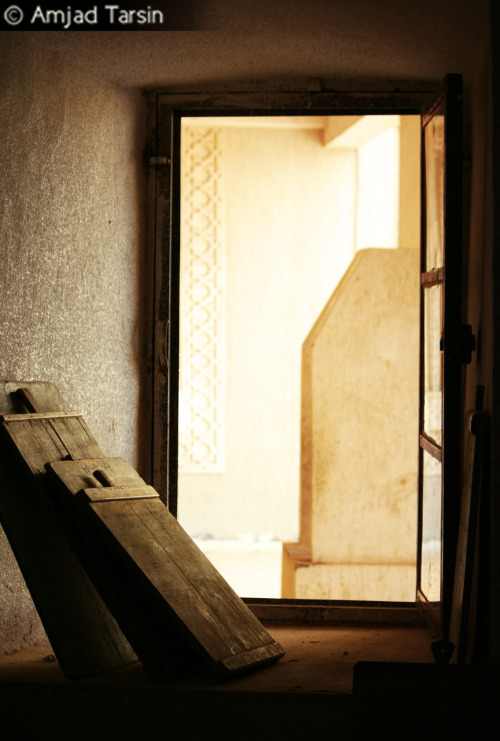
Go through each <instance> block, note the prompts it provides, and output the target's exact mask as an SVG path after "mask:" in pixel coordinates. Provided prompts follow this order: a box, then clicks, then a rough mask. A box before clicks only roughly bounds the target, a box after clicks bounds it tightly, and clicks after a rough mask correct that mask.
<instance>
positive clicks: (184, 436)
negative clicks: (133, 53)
mask: <svg viewBox="0 0 500 741" xmlns="http://www.w3.org/2000/svg"><path fill="white" fill-rule="evenodd" d="M220 161H221V157H220V150H219V132H218V130H217V129H214V128H206V127H202V126H196V125H194V126H193V125H183V127H182V134H181V264H180V378H179V472H180V473H209V472H214V473H215V472H219V471H222V470H223V467H224V439H223V437H224V435H223V433H224V429H223V427H224V425H223V417H224V404H223V388H224V383H223V381H224V366H225V357H224V356H225V353H224V310H223V298H224V293H223V284H224V275H225V246H224V241H225V240H224V236H223V231H224V220H223V214H222V187H221V186H222V174H221V170H220Z"/></svg>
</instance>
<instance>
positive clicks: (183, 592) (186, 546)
mask: <svg viewBox="0 0 500 741" xmlns="http://www.w3.org/2000/svg"><path fill="white" fill-rule="evenodd" d="M47 470H48V471H50V473H51V475H52V476H53V477H56V478H57V479H58V480H59V482H60V494H59V499H60V501H61V505H62V506H64V507H65V509H66V511H67V512H69V511H70V510H71V511H72V512H73V515H72V519H73V522H75V523H79V524H78V525H77V527H78V528H79V530H80V541H81V543H82V549H83V550H87V554H86V556H82V558H85V559H88V560H89V561H90V562H91V563H92V562H93V565H91V566H90V569H89V572H90V573H94V570H97V568H98V561H101V562H104V563H107V564H108V573H107V574H106V575H104V578H103V580H102V581H101V586H100V589H101V594H102V595H103V596H104V595H105V594H106V591H107V589H108V588H111V589H114V590H115V594H114V597H112V598H111V599H112V601H113V605H114V614H115V616H116V617H117V619H118V621H119V622H120V625H121V626H122V629H123V630H124V632H125V634H126V635H127V637H128V638H129V640H130V642H131V644H132V645H133V647H134V649H135V650H136V652H137V654H138V655H139V657H141V654H142V653H143V650H144V646H143V645H142V643H141V637H140V636H139V640H138V642H137V639H138V633H140V631H137V630H136V631H135V632H134V631H132V633H133V634H132V633H131V632H130V630H129V626H130V623H131V622H133V621H131V620H130V614H132V615H134V616H136V617H135V620H137V619H139V618H138V617H137V616H138V615H142V629H143V631H144V632H145V633H146V634H147V635H149V636H151V635H153V634H154V632H155V631H157V634H156V636H155V641H154V642H155V644H156V653H155V657H156V662H154V659H152V658H148V657H146V662H147V663H148V664H150V665H151V664H152V663H156V670H157V671H161V670H162V668H163V667H162V664H163V662H164V661H165V662H166V664H168V663H169V661H170V662H171V661H172V658H171V657H169V652H170V651H171V644H172V641H171V640H170V641H169V640H168V639H169V636H171V635H172V633H173V635H174V637H175V641H174V643H175V644H176V645H177V646H178V652H177V656H176V657H174V658H175V662H174V663H176V664H177V665H180V666H182V663H183V659H182V652H183V651H184V650H185V651H186V661H187V663H188V664H192V663H193V650H194V652H195V654H196V655H197V656H198V657H200V658H201V659H202V660H203V661H204V662H205V663H206V664H207V665H208V666H209V667H210V668H211V669H212V670H213V671H214V672H215V673H216V674H218V675H219V676H221V677H230V676H233V675H236V674H240V673H242V672H245V671H249V670H251V669H255V668H257V667H259V666H263V665H265V664H269V663H272V662H274V661H277V660H278V659H279V658H280V657H281V656H283V654H284V651H283V649H282V647H281V646H280V645H279V644H278V643H277V642H276V641H275V640H274V639H273V638H272V636H271V635H270V634H269V633H268V632H267V630H266V629H265V628H264V627H263V626H262V625H261V623H260V622H259V621H258V620H257V618H256V617H255V616H254V615H253V613H252V612H251V611H250V610H249V608H248V607H247V606H246V605H245V603H244V602H243V601H242V600H241V599H240V598H239V597H238V596H237V595H236V593H235V592H234V591H233V590H232V589H231V587H230V586H229V585H228V584H227V582H226V581H225V580H224V579H223V578H222V576H221V575H220V574H219V572H218V571H217V570H216V569H215V567H214V566H213V565H212V564H211V562H210V561H209V560H208V559H207V557H206V556H205V555H204V554H203V553H202V552H201V551H200V550H199V548H198V547H197V546H196V545H195V543H194V542H193V541H192V539H191V538H190V537H189V536H188V535H187V533H186V532H185V531H184V530H183V528H182V527H181V526H180V525H179V523H178V522H177V520H176V519H175V518H174V517H173V516H172V515H171V514H170V512H169V511H168V509H167V508H166V507H165V505H164V504H163V503H162V502H161V500H160V498H159V496H158V494H157V493H156V491H155V490H154V489H153V488H152V487H150V486H146V484H145V483H144V481H143V480H142V479H141V478H140V477H139V476H138V474H137V473H136V471H135V470H134V469H133V467H132V466H130V464H128V463H127V461H125V460H123V459H120V458H97V459H96V458H94V459H90V460H76V461H67V460H64V461H57V462H53V463H49V464H48V465H47ZM63 501H64V504H62V502H63ZM91 542H92V543H93V545H92V546H89V543H91ZM106 579H108V580H109V581H113V584H105V583H104V582H105V581H106ZM96 583H97V582H96ZM127 613H128V614H129V617H128V618H127ZM165 642H166V645H165ZM162 657H164V658H162Z"/></svg>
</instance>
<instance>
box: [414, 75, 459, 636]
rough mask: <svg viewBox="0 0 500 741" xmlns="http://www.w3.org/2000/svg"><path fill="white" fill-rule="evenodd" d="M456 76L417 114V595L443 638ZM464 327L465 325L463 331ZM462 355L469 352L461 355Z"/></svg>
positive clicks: (449, 529) (453, 478)
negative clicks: (419, 214)
mask: <svg viewBox="0 0 500 741" xmlns="http://www.w3.org/2000/svg"><path fill="white" fill-rule="evenodd" d="M461 206H462V81H461V77H460V75H449V76H448V77H447V78H446V79H445V83H444V86H443V89H442V91H441V92H440V94H439V95H438V96H437V97H436V98H435V99H434V100H433V101H432V102H431V103H430V105H428V106H426V108H425V110H424V111H423V113H422V249H421V335H420V336H421V360H420V437H419V440H420V449H419V527H418V533H419V538H418V569H417V601H418V602H419V604H420V605H421V606H422V607H423V608H424V609H425V611H426V613H427V615H428V617H429V619H430V620H431V623H432V624H433V626H434V627H435V628H436V630H437V631H439V633H440V635H441V637H443V638H446V637H447V633H448V628H449V619H450V608H451V597H452V592H453V572H454V561H455V556H456V536H457V529H458V517H459V509H460V472H461V453H460V450H461V429H462V426H461V422H462V413H461V407H462V404H461V385H462V384H461V379H462V365H463V363H466V362H469V360H470V349H471V346H472V338H471V337H469V339H470V342H469V347H468V346H467V345H468V343H467V330H470V328H468V327H464V326H463V325H462V301H461V282H462V208H461ZM469 334H470V332H469ZM468 355H469V357H468Z"/></svg>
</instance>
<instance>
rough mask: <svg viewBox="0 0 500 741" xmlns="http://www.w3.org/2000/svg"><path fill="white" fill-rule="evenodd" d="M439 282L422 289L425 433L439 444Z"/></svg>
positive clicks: (440, 299)
mask: <svg viewBox="0 0 500 741" xmlns="http://www.w3.org/2000/svg"><path fill="white" fill-rule="evenodd" d="M442 293H443V287H442V285H437V286H432V288H426V289H424V432H425V433H426V435H428V437H430V438H432V439H433V440H435V441H436V442H437V443H438V445H441V431H442V426H443V425H442V391H443V353H442V352H441V349H440V342H441V333H442Z"/></svg>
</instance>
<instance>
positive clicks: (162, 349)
mask: <svg viewBox="0 0 500 741" xmlns="http://www.w3.org/2000/svg"><path fill="white" fill-rule="evenodd" d="M427 98H428V94H427V93H387V94H379V95H377V96H374V95H368V94H337V93H328V92H324V93H305V92H299V93H273V94H272V95H268V94H258V93H221V94H214V95H211V94H197V93H192V94H189V93H187V94H170V93H158V94H155V96H154V108H155V121H157V122H158V123H157V125H154V126H153V128H154V131H153V135H152V140H153V142H154V144H153V148H152V153H151V154H152V163H153V164H156V165H157V167H156V168H155V169H156V173H155V178H154V184H155V190H156V204H157V210H156V221H155V229H154V231H155V266H156V267H155V315H156V322H155V329H154V341H153V357H154V360H155V367H154V372H153V384H152V385H153V430H154V441H153V460H152V470H153V483H154V485H155V487H156V488H157V490H158V491H159V492H160V493H161V495H162V496H163V498H164V500H165V502H166V503H167V505H168V506H169V508H170V510H171V511H172V512H174V513H176V512H177V482H178V461H179V458H178V444H179V429H178V423H179V408H178V400H179V385H178V383H179V298H180V296H179V274H180V250H179V244H180V234H181V216H180V202H181V197H180V196H181V193H180V152H181V121H182V119H183V117H191V118H194V117H201V116H204V117H207V116H210V117H217V116H227V115H231V116H235V115H236V116H271V115H274V116H277V115H279V116H300V115H304V114H307V115H308V116H311V115H314V116H339V115H340V116H347V115H350V116H353V115H356V116H364V115H368V114H372V115H373V114H375V113H376V114H382V115H388V116H389V115H401V114H420V112H421V111H422V106H423V103H424V100H425V99H427ZM433 126H434V128H433V129H432V131H433V134H434V135H435V140H436V141H437V133H438V129H439V121H438V120H437V119H436V121H435V122H434V124H433ZM428 131H429V132H430V131H431V129H430V128H429V129H428ZM429 138H432V137H431V135H430V133H429V134H427V139H428V140H429ZM424 143H425V137H424ZM447 152H448V154H450V150H449V148H448V150H447ZM446 166H447V167H448V162H447V163H446ZM428 170H429V167H428ZM443 182H445V181H444V180H443ZM446 182H447V181H446ZM458 187H459V186H458ZM446 188H448V184H447V185H446ZM446 204H448V201H447V202H446ZM445 208H446V213H448V210H449V209H448V205H446V207H445ZM426 213H427V210H426ZM444 218H445V219H446V216H445V217H444ZM455 257H456V256H455V255H454V256H453V258H452V259H451V262H453V261H454V260H455ZM437 267H440V266H437ZM422 272H423V273H426V272H429V271H428V270H426V268H424V269H423V270H422ZM441 272H442V271H441ZM459 272H460V271H459V270H458V273H457V272H456V271H455V273H456V275H455V276H454V277H453V276H452V283H453V284H454V285H456V286H457V287H458V286H459V280H458V278H459ZM438 273H439V271H438ZM448 278H449V272H448V270H447V280H448ZM429 280H430V283H429V281H427V283H426V279H425V278H424V279H423V284H422V285H425V286H428V288H429V291H427V288H425V291H424V289H423V291H424V292H425V294H427V293H429V296H431V297H432V296H433V293H434V292H431V291H430V289H432V288H433V287H435V285H439V283H436V284H434V283H432V279H429ZM431 283H432V285H431ZM455 295H456V296H458V302H459V301H460V298H459V296H460V292H459V290H458V293H456V294H455ZM423 301H424V303H426V304H428V305H429V306H428V308H427V310H426V311H425V310H424V312H423V314H424V316H425V317H426V319H425V321H427V324H428V328H427V330H426V333H425V338H426V339H427V341H428V345H429V346H430V341H431V334H430V333H431V332H432V331H434V333H435V328H434V329H433V325H432V322H431V320H432V318H433V317H434V320H435V315H436V311H435V303H436V302H435V301H434V303H433V302H432V300H431V301H429V299H427V298H426V297H424V299H423ZM433 307H434V308H433ZM434 323H435V322H434ZM422 326H424V325H422ZM433 336H434V335H433ZM448 344H450V343H448ZM433 352H434V355H435V345H434V350H433ZM444 353H445V356H446V350H445V351H444ZM434 355H433V356H432V357H433V359H432V360H431V356H430V355H429V353H427V355H426V362H425V364H424V365H425V367H426V369H427V376H426V378H427V382H428V383H427V385H428V387H429V388H428V389H427V393H426V395H424V397H423V398H425V400H426V401H425V405H426V408H427V409H428V410H429V409H430V405H431V404H434V407H435V406H436V404H437V406H439V398H440V397H439V394H440V391H441V389H440V388H435V386H436V377H437V376H436V372H437V374H438V376H439V370H438V371H436V367H435V365H436V363H435V357H434ZM433 362H434V365H432V363H433ZM450 363H451V361H450ZM438 365H439V363H438ZM432 384H434V385H432ZM444 388H445V392H444V393H445V397H446V389H448V390H449V389H450V383H449V382H447V384H445V386H444ZM432 394H434V396H432ZM181 398H182V397H181ZM436 400H437V401H436ZM181 403H182V401H181ZM444 404H445V411H446V402H444ZM451 409H453V410H454V411H452V412H451V417H450V419H451V418H453V414H455V415H456V414H457V413H459V412H457V411H456V395H455V398H454V400H453V401H452V402H450V410H451ZM428 417H429V419H430V416H429V415H428ZM455 418H456V417H455ZM181 419H182V411H181ZM422 419H423V417H422ZM426 419H427V417H426ZM446 419H448V417H447V416H446ZM216 428H217V425H215V427H214V429H216ZM458 428H459V425H458ZM426 435H427V432H426V430H425V429H424V428H422V435H421V438H420V439H421V441H425V440H426V439H427V437H429V439H433V438H432V436H426ZM422 445H425V442H424V443H422ZM443 447H444V446H443ZM427 448H428V446H427ZM427 448H425V447H422V448H421V450H422V451H423V452H422V453H421V456H422V461H423V463H424V462H425V460H426V456H427V455H428V454H429V453H428V449H427ZM451 449H452V448H448V450H451ZM219 450H220V448H219ZM424 453H425V456H424ZM446 456H447V459H448V461H451V457H452V455H451V453H449V452H448V453H447V454H446ZM431 457H432V456H431ZM434 460H435V459H434ZM434 467H435V464H434ZM423 472H424V473H423V477H422V478H423V481H424V482H425V483H424V488H423V489H422V495H423V497H424V501H425V502H427V498H426V497H425V495H424V491H425V492H426V491H427V489H428V488H429V486H430V484H429V482H430V481H435V478H434V479H431V476H430V475H429V466H428V464H427V465H426V466H425V467H423ZM443 476H444V474H443ZM429 506H431V505H428V504H427V503H426V504H425V505H423V507H422V508H421V510H420V526H421V533H422V532H423V533H424V535H423V537H422V536H421V537H420V541H419V542H420V545H421V546H423V557H422V563H424V562H425V560H426V559H428V557H429V548H428V545H429V542H430V540H431V538H430V537H429V535H428V530H427V529H426V526H425V525H424V527H423V530H422V525H423V523H424V518H425V517H426V516H427V512H428V511H429V509H428V507H429ZM438 509H439V505H438ZM423 513H425V514H423ZM439 516H440V510H439V513H438V514H437V518H438V519H439ZM444 517H447V514H446V512H445V515H444ZM432 521H433V522H435V521H437V520H436V518H434V519H433V520H432ZM425 522H427V520H425ZM451 528H453V523H452V524H451ZM443 542H446V543H447V542H448V540H445V541H443ZM424 570H425V569H424ZM430 573H431V575H432V576H433V575H434V571H432V570H431V572H430ZM422 574H423V571H422V568H420V570H419V579H420V582H419V595H420V601H421V602H422V603H423V604H426V606H427V605H428V604H433V603H435V602H438V603H439V602H440V601H441V599H442V596H440V597H439V598H437V599H435V597H437V593H436V594H434V593H433V592H432V591H429V589H428V587H429V584H427V583H426V582H425V579H424V582H423V583H422V582H421V577H422ZM445 595H446V593H445Z"/></svg>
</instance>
